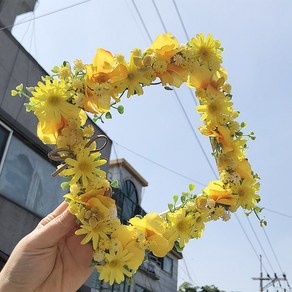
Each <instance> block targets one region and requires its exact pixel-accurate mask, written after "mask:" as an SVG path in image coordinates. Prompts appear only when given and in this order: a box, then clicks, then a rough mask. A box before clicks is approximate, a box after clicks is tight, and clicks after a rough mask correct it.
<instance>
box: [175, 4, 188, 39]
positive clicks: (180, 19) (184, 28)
mask: <svg viewBox="0 0 292 292" xmlns="http://www.w3.org/2000/svg"><path fill="white" fill-rule="evenodd" d="M172 3H173V6H174V8H175V10H176V13H177V15H178V18H179V21H180V23H181V26H182V28H183V31H184V33H185V35H186V38H187V40H189V39H190V37H189V34H188V32H187V30H186V27H185V24H184V22H183V20H182V17H181V15H180V12H179V10H178V7H177V5H176V2H175V0H172Z"/></svg>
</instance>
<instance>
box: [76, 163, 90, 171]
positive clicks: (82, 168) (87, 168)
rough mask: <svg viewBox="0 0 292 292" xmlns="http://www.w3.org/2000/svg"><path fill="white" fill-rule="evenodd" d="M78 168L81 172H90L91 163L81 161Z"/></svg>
mask: <svg viewBox="0 0 292 292" xmlns="http://www.w3.org/2000/svg"><path fill="white" fill-rule="evenodd" d="M78 168H79V170H80V171H81V172H90V170H91V165H90V164H89V163H87V162H86V161H81V162H79V164H78Z"/></svg>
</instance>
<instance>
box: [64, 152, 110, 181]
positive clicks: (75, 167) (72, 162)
mask: <svg viewBox="0 0 292 292" xmlns="http://www.w3.org/2000/svg"><path fill="white" fill-rule="evenodd" d="M65 163H66V164H67V165H68V166H69V167H70V168H69V169H66V170H63V171H62V175H66V176H67V175H69V176H70V175H73V177H72V179H71V181H70V184H74V183H76V182H77V181H78V180H79V179H81V181H82V184H83V186H84V187H86V186H87V185H88V184H89V183H90V182H97V181H98V180H99V178H105V176H106V173H105V172H104V171H103V170H100V169H99V166H101V165H103V164H105V163H106V160H105V159H100V153H99V152H97V153H92V154H91V153H90V149H88V148H85V149H83V151H81V152H79V153H78V154H77V156H76V159H72V158H66V159H65Z"/></svg>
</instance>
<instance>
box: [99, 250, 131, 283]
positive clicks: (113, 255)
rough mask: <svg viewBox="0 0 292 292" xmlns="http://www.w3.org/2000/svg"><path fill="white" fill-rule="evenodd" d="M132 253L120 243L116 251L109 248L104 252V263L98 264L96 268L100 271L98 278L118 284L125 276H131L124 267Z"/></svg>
mask: <svg viewBox="0 0 292 292" xmlns="http://www.w3.org/2000/svg"><path fill="white" fill-rule="evenodd" d="M131 257H132V254H131V253H130V252H129V251H128V250H126V249H123V247H122V245H120V246H119V248H118V250H117V251H114V250H110V252H109V253H106V254H105V258H104V260H105V264H104V265H102V266H98V267H97V268H96V269H97V271H98V272H99V273H100V275H99V279H100V280H104V281H105V282H109V284H110V285H113V283H114V282H116V283H117V284H120V283H121V282H122V281H124V279H125V275H126V276H127V277H131V276H132V273H131V272H130V271H129V270H128V269H126V266H127V263H128V261H129V259H130V258H131Z"/></svg>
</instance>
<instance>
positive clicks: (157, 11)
mask: <svg viewBox="0 0 292 292" xmlns="http://www.w3.org/2000/svg"><path fill="white" fill-rule="evenodd" d="M132 3H133V5H134V7H135V9H136V11H137V14H138V16H139V18H140V20H141V22H142V24H143V26H144V29H145V31H146V33H147V35H148V37H149V40H150V41H151V42H152V38H151V36H150V33H149V31H148V29H147V26H146V25H145V22H144V20H143V18H142V16H141V14H140V11H139V9H138V8H137V6H136V4H135V3H134V0H132ZM152 3H153V5H154V8H155V10H156V13H157V15H158V17H159V19H160V21H161V23H162V26H163V28H164V31H165V32H167V29H166V26H165V24H164V22H163V19H162V17H161V14H160V12H159V10H158V7H157V6H156V3H155V2H154V0H152ZM174 6H175V8H176V11H177V13H178V16H179V19H180V21H181V23H182V26H183V29H184V31H185V34H186V37H187V38H188V39H189V37H188V33H187V31H186V28H185V26H184V23H183V21H182V18H181V15H180V13H179V10H178V8H177V5H176V3H175V2H174ZM191 92H192V91H191ZM174 93H175V95H176V98H177V100H178V102H179V104H180V106H181V109H182V110H183V112H184V115H185V117H186V119H187V120H188V123H189V125H190V126H191V128H192V130H193V133H194V134H195V137H196V138H197V135H196V133H195V131H194V129H193V127H192V124H191V122H190V120H189V118H188V116H187V114H186V112H185V110H184V107H183V106H182V103H181V101H180V99H179V98H178V94H177V93H176V91H175V90H174ZM197 141H198V143H199V145H200V148H201V150H202V152H203V153H204V156H205V158H206V160H207V162H208V164H209V166H210V167H211V169H212V172H213V174H214V175H215V177H218V176H217V174H216V172H215V170H214V168H213V166H212V164H211V163H210V161H209V159H208V157H207V155H206V152H205V150H204V149H203V147H202V145H201V143H200V141H199V140H198V139H197ZM235 217H236V219H237V221H238V223H239V225H240V227H241V229H242V231H243V232H244V234H245V236H246V238H247V240H248V241H249V243H250V245H251V247H252V249H253V251H254V253H255V255H256V257H257V258H258V260H260V258H259V255H258V254H257V252H256V250H255V247H254V245H253V243H252V242H251V240H250V238H249V237H248V235H247V232H246V231H245V229H244V227H243V225H242V223H241V221H240V219H239V218H238V216H237V214H235ZM258 241H259V240H258ZM259 242H260V241H259ZM260 245H261V244H260ZM263 267H264V269H265V271H266V272H267V270H266V268H265V266H264V265H263ZM272 270H273V269H272Z"/></svg>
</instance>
